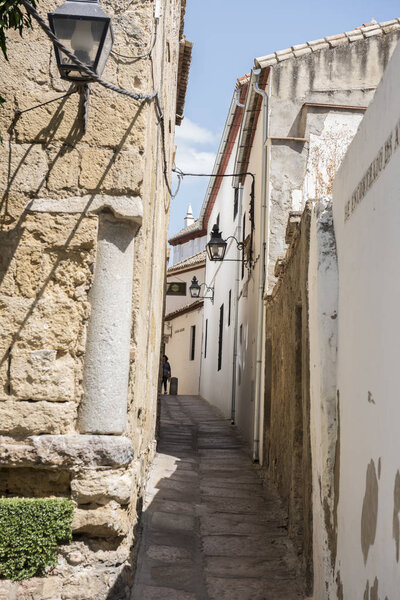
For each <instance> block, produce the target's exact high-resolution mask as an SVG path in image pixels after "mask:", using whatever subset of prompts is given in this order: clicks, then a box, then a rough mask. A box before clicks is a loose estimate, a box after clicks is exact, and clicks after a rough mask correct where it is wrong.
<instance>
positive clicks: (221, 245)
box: [206, 224, 226, 261]
mask: <svg viewBox="0 0 400 600" xmlns="http://www.w3.org/2000/svg"><path fill="white" fill-rule="evenodd" d="M206 248H207V254H208V258H209V259H210V260H213V261H217V260H224V256H225V251H226V241H225V240H223V239H222V234H221V232H220V231H219V227H218V225H217V224H215V225H214V227H213V228H212V231H211V237H210V241H209V242H208V244H207V246H206Z"/></svg>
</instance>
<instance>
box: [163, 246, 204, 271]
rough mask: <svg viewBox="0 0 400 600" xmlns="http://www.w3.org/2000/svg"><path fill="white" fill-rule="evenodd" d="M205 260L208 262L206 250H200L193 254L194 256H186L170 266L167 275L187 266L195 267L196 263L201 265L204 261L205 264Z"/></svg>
mask: <svg viewBox="0 0 400 600" xmlns="http://www.w3.org/2000/svg"><path fill="white" fill-rule="evenodd" d="M205 262H206V251H205V250H202V251H201V252H198V253H197V254H193V256H189V257H188V258H184V259H183V260H180V261H179V262H177V263H175V264H174V265H172V266H171V267H169V269H168V271H167V275H170V274H172V273H176V272H177V271H180V270H181V269H187V267H193V266H194V265H199V266H200V265H201V264H202V263H204V264H205Z"/></svg>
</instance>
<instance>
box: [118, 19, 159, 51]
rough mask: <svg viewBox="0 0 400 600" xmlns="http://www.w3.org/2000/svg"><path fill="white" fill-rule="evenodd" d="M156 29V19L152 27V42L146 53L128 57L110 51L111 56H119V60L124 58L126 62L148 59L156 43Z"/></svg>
mask: <svg viewBox="0 0 400 600" xmlns="http://www.w3.org/2000/svg"><path fill="white" fill-rule="evenodd" d="M157 28H158V18H157V19H156V24H155V27H154V35H153V40H152V42H151V44H150V47H149V49H148V50H147V52H146V53H145V54H142V55H141V56H128V55H126V54H120V53H119V52H117V51H116V50H111V54H115V56H119V57H120V58H126V59H128V60H135V61H136V60H142V59H143V58H150V56H151V53H152V51H153V48H154V46H155V45H156V41H157Z"/></svg>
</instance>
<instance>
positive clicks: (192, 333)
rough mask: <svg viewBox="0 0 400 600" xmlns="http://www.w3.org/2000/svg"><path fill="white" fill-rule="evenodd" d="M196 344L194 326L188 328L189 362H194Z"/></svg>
mask: <svg viewBox="0 0 400 600" xmlns="http://www.w3.org/2000/svg"><path fill="white" fill-rule="evenodd" d="M195 344H196V325H192V326H191V328H190V360H194V352H195Z"/></svg>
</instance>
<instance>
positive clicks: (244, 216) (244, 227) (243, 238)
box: [242, 213, 246, 279]
mask: <svg viewBox="0 0 400 600" xmlns="http://www.w3.org/2000/svg"><path fill="white" fill-rule="evenodd" d="M245 239H246V213H244V215H243V224H242V242H243V244H244V240H245ZM243 277H244V250H242V279H243Z"/></svg>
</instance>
